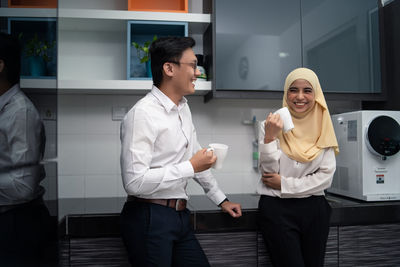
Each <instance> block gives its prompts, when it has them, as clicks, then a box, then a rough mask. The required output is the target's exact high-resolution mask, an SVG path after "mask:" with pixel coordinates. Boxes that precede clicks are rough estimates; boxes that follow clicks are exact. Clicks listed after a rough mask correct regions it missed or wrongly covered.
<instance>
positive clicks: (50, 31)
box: [8, 18, 57, 79]
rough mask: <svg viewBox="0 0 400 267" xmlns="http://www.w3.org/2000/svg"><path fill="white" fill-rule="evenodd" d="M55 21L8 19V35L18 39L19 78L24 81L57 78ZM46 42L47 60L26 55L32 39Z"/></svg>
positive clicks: (46, 19)
mask: <svg viewBox="0 0 400 267" xmlns="http://www.w3.org/2000/svg"><path fill="white" fill-rule="evenodd" d="M56 31H57V20H56V19H55V18H8V33H9V34H11V35H13V36H16V37H18V38H20V42H21V49H22V51H21V77H22V78H25V79H55V78H56V76H57V43H56V40H57V33H56ZM35 38H37V40H38V41H40V42H42V44H43V43H44V42H47V44H50V46H51V47H50V48H49V49H48V50H47V51H48V52H47V56H48V60H47V61H46V60H43V57H35V58H34V57H32V56H29V55H28V52H27V51H28V47H29V45H28V44H29V43H30V42H31V40H32V39H35Z"/></svg>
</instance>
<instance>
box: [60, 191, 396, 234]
mask: <svg viewBox="0 0 400 267" xmlns="http://www.w3.org/2000/svg"><path fill="white" fill-rule="evenodd" d="M228 198H229V200H231V201H233V202H238V203H240V204H241V205H242V210H243V216H242V217H241V218H239V219H234V218H231V217H230V216H229V215H228V214H226V213H223V212H221V210H220V209H219V208H218V207H217V206H215V205H214V204H213V203H212V202H211V201H210V200H209V199H208V198H207V197H206V196H192V197H191V198H190V199H189V201H188V208H189V209H190V210H191V211H192V223H193V227H194V229H195V231H196V232H197V233H202V232H229V231H254V230H257V224H256V218H257V205H258V199H259V196H258V195H254V194H232V195H228ZM327 199H328V201H329V203H330V205H331V207H332V216H331V226H352V225H373V224H386V223H399V222H400V201H390V202H388V201H387V202H364V201H359V200H354V199H350V198H345V197H341V196H336V195H332V194H328V195H327ZM124 203H125V198H87V199H79V198H77V199H60V200H59V213H61V214H66V215H65V216H63V219H62V220H61V232H62V234H63V235H67V236H73V237H96V236H115V235H119V213H120V211H121V210H122V207H123V204H124Z"/></svg>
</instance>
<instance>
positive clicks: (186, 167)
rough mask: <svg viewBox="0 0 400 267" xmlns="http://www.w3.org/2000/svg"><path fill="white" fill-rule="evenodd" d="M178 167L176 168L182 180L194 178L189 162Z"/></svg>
mask: <svg viewBox="0 0 400 267" xmlns="http://www.w3.org/2000/svg"><path fill="white" fill-rule="evenodd" d="M178 166H179V167H178V168H179V169H180V171H181V174H182V178H192V177H194V169H193V166H192V163H190V161H189V160H187V161H184V162H182V163H180V164H178Z"/></svg>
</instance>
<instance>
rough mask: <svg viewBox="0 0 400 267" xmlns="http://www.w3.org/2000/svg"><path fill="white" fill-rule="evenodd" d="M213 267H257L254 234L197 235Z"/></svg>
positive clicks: (255, 238)
mask: <svg viewBox="0 0 400 267" xmlns="http://www.w3.org/2000/svg"><path fill="white" fill-rule="evenodd" d="M196 236H197V239H198V240H199V242H200V245H201V246H202V248H203V250H204V252H205V254H206V255H207V258H208V260H209V262H210V264H211V266H213V267H218V266H221V267H222V266H223V267H225V266H230V267H235V266H249V267H251V266H257V234H256V232H229V233H207V234H197V235H196Z"/></svg>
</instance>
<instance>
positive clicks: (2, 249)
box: [0, 204, 52, 267]
mask: <svg viewBox="0 0 400 267" xmlns="http://www.w3.org/2000/svg"><path fill="white" fill-rule="evenodd" d="M51 230H52V227H51V221H50V215H49V211H48V209H47V207H46V206H45V205H44V204H38V205H26V206H21V207H17V208H15V209H12V210H9V211H6V212H4V213H0V266H2V267H25V266H26V267H28V266H29V267H35V266H42V265H41V264H43V261H44V257H45V255H44V253H45V249H46V245H47V244H48V243H49V240H50V234H52V232H51Z"/></svg>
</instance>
